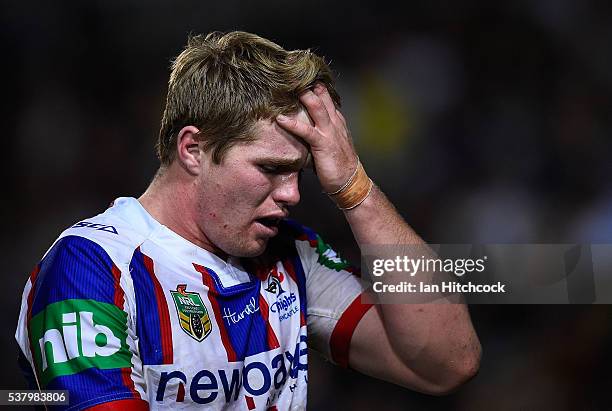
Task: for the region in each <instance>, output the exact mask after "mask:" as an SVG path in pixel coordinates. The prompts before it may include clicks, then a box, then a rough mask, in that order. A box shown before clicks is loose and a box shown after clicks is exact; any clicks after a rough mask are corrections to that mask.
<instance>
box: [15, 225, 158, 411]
mask: <svg viewBox="0 0 612 411" xmlns="http://www.w3.org/2000/svg"><path fill="white" fill-rule="evenodd" d="M124 281H125V279H124V276H122V273H121V270H120V269H119V268H118V267H117V266H116V265H115V263H114V262H113V260H112V259H111V258H110V257H109V255H108V254H107V253H106V251H105V250H104V249H103V248H102V247H101V246H100V245H99V244H97V243H96V242H93V241H91V240H89V239H86V238H83V237H78V236H66V237H63V238H61V239H59V240H58V241H57V242H56V243H55V244H54V245H53V247H52V248H51V249H50V250H49V252H48V253H47V254H46V255H45V257H44V258H43V260H42V261H41V262H40V263H39V264H38V266H37V267H36V269H35V270H34V271H33V272H32V274H31V275H30V278H29V280H28V282H27V284H26V287H25V290H24V293H23V298H22V305H21V313H20V318H19V324H18V328H17V334H16V338H17V342H18V344H19V346H20V348H21V351H22V352H23V355H24V356H25V358H26V359H27V361H28V363H29V364H30V366H31V369H32V370H33V376H34V378H35V382H36V385H38V387H40V388H41V389H49V390H68V392H69V402H70V403H69V405H66V406H62V407H59V408H60V409H70V410H82V409H108V410H117V409H148V406H147V403H146V402H145V401H144V400H143V399H142V398H145V396H144V386H143V384H142V383H141V381H142V376H141V375H139V374H141V369H139V368H141V367H138V364H139V360H138V356H137V352H138V350H137V348H136V344H135V343H134V341H135V333H134V332H133V331H132V330H133V327H132V319H131V317H132V316H131V315H130V309H129V307H128V306H127V305H129V304H128V299H126V298H125V291H124V289H125V286H124Z"/></svg>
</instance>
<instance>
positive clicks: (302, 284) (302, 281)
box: [290, 253, 308, 316]
mask: <svg viewBox="0 0 612 411" xmlns="http://www.w3.org/2000/svg"><path fill="white" fill-rule="evenodd" d="M290 260H291V263H292V265H293V269H294V270H295V276H296V279H297V283H298V284H297V285H298V294H299V295H300V311H302V314H303V315H304V316H306V313H307V312H308V311H307V309H306V307H308V304H307V301H306V274H305V273H304V267H302V261H301V260H300V256H299V255H298V254H297V253H296V255H294V256H292V257H290Z"/></svg>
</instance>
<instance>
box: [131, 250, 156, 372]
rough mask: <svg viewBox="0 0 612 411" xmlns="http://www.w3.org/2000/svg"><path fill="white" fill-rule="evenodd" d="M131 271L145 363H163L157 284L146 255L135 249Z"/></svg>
mask: <svg viewBox="0 0 612 411" xmlns="http://www.w3.org/2000/svg"><path fill="white" fill-rule="evenodd" d="M130 273H131V274H132V281H133V282H134V292H135V294H136V333H137V335H138V346H139V351H140V359H141V360H142V363H143V364H146V365H152V364H163V363H164V360H163V350H162V335H161V329H160V318H159V311H158V308H157V298H156V297H155V286H154V285H153V281H152V280H151V276H150V275H149V272H148V271H147V268H146V267H145V264H144V255H143V254H142V252H141V251H140V250H139V249H136V251H134V255H133V256H132V261H131V262H130Z"/></svg>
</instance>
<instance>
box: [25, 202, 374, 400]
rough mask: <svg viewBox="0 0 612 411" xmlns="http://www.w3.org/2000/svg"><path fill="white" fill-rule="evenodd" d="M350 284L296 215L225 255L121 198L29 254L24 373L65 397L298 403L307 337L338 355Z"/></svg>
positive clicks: (351, 278)
mask: <svg viewBox="0 0 612 411" xmlns="http://www.w3.org/2000/svg"><path fill="white" fill-rule="evenodd" d="M362 291H363V288H362V286H361V284H360V282H359V280H358V278H357V277H356V276H355V275H354V274H353V270H352V269H351V268H350V267H349V266H348V265H347V264H346V263H345V262H344V261H343V260H341V259H340V258H339V257H338V256H337V255H336V254H335V253H334V252H333V250H331V249H330V248H329V247H328V246H327V245H326V244H325V243H324V242H323V241H322V240H321V238H320V237H319V236H318V235H316V234H315V233H314V232H312V231H310V230H309V229H306V228H304V227H302V226H300V225H298V224H296V223H295V222H292V221H283V223H282V224H281V227H280V231H279V235H278V236H276V237H275V238H273V239H271V240H270V242H269V245H268V247H267V250H266V252H265V254H264V255H263V256H262V257H259V258H256V259H238V258H233V257H230V258H229V259H228V260H227V261H224V260H222V259H220V258H218V257H217V256H215V255H214V254H212V253H210V252H208V251H206V250H204V249H202V248H200V247H198V246H196V245H194V244H192V243H190V242H189V241H187V240H185V239H184V238H182V237H180V236H179V235H178V234H176V233H174V232H173V231H171V230H170V229H168V228H167V227H165V226H164V225H162V224H160V223H159V222H157V221H156V220H155V219H153V218H152V217H151V216H150V215H149V214H148V213H147V212H146V211H145V210H144V208H143V207H142V206H141V205H140V203H139V202H138V201H137V200H136V199H134V198H120V199H118V200H116V201H115V202H114V204H113V206H111V207H110V208H109V209H108V210H107V211H106V212H104V213H103V214H100V215H98V216H96V217H93V218H91V219H87V220H85V221H81V222H79V223H77V224H75V225H74V226H72V227H71V228H69V229H67V230H66V231H64V232H63V233H62V234H61V236H60V237H59V238H58V240H57V241H56V242H55V243H54V244H53V246H52V247H51V248H50V250H49V251H48V252H47V253H46V254H45V256H44V258H43V259H42V260H41V262H40V263H39V264H38V265H37V266H36V268H35V270H34V271H33V273H32V274H31V276H30V279H29V280H28V282H27V284H26V287H25V290H24V293H23V300H22V306H21V314H20V319H19V325H18V329H17V334H16V338H17V341H18V343H19V345H20V347H21V350H22V351H23V355H24V356H25V358H26V359H27V360H28V363H29V364H30V366H31V368H32V370H33V373H32V375H33V377H34V378H35V381H36V384H37V385H38V386H39V387H40V388H44V389H67V390H69V392H70V405H68V406H66V407H65V408H66V409H70V410H80V409H84V408H88V407H95V406H97V405H100V404H104V405H105V406H109V405H112V404H116V405H117V407H118V408H119V405H123V406H128V407H131V408H130V409H139V407H140V408H142V409H147V408H150V409H158V408H159V409H161V408H172V409H183V408H185V409H194V408H201V407H202V406H207V407H208V408H211V409H237V410H251V409H272V410H274V409H277V410H288V409H304V408H306V390H307V385H308V374H307V370H308V365H307V349H308V347H312V348H315V349H316V350H318V351H320V352H322V353H323V354H324V355H325V356H326V357H327V358H329V359H330V360H332V361H334V362H336V363H338V364H340V365H344V366H347V365H348V349H349V344H350V339H351V336H352V334H353V331H354V329H355V327H356V325H357V324H358V322H359V320H360V319H361V318H362V316H363V314H364V313H365V312H366V311H367V309H368V308H369V307H370V305H369V304H362V303H361V299H360V295H361V293H362ZM118 408H117V409H118Z"/></svg>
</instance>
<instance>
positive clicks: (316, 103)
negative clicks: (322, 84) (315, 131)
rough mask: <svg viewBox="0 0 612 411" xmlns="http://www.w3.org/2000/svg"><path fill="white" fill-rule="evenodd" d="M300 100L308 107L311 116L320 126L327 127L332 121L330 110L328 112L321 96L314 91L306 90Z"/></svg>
mask: <svg viewBox="0 0 612 411" xmlns="http://www.w3.org/2000/svg"><path fill="white" fill-rule="evenodd" d="M315 89H316V88H315ZM300 101H301V102H302V104H303V105H304V107H306V110H308V114H310V117H311V118H312V119H313V121H314V122H315V124H316V125H317V126H318V127H327V126H328V125H329V124H330V123H331V118H330V117H329V113H330V112H328V109H327V107H326V105H325V103H324V102H323V100H322V99H321V97H319V96H318V95H316V94H315V93H314V92H312V91H311V90H306V91H305V92H303V93H302V94H301V95H300ZM332 113H333V111H332Z"/></svg>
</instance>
